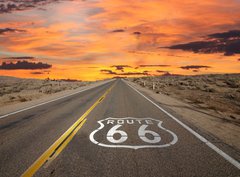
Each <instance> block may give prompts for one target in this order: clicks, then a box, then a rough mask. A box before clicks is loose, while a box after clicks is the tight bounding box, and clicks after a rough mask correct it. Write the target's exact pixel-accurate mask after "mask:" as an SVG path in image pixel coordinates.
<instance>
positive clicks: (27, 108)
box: [0, 80, 112, 119]
mask: <svg viewBox="0 0 240 177" xmlns="http://www.w3.org/2000/svg"><path fill="white" fill-rule="evenodd" d="M111 81H112V80H110V81H107V82H104V83H102V84H100V85H97V86H95V87H91V88H86V89H83V90H80V91H78V92H74V93H71V94H68V95H65V96H62V97H59V98H55V99H53V100H49V101H46V102H43V103H39V104H36V105H33V106H30V107H26V108H23V109H20V110H17V111H14V112H11V113H7V114H4V115H2V116H0V119H3V118H5V117H8V116H10V115H14V114H17V113H19V112H23V111H26V110H29V109H32V108H35V107H38V106H41V105H44V104H47V103H51V102H54V101H57V100H60V99H63V98H66V97H69V96H72V95H75V94H78V93H81V92H84V91H86V90H90V89H93V88H96V87H98V86H101V85H103V84H106V83H108V82H111Z"/></svg>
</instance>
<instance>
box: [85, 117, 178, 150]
mask: <svg viewBox="0 0 240 177" xmlns="http://www.w3.org/2000/svg"><path fill="white" fill-rule="evenodd" d="M98 123H99V124H100V127H99V128H98V129H96V130H94V131H93V132H92V133H91V134H90V135H89V139H90V140H91V141H92V142H93V143H94V144H96V145H99V146H103V147H109V148H131V149H139V148H164V147H169V146H171V145H174V144H176V143H177V141H178V138H177V135H176V134H175V133H173V132H172V131H170V130H168V129H166V128H164V127H163V126H162V123H163V122H162V121H160V120H157V119H153V118H133V117H125V118H111V117H109V118H106V119H103V120H99V121H98ZM106 125H107V126H108V128H109V126H110V129H109V130H108V131H107V133H106V131H104V128H106V127H107V126H106ZM123 125H125V126H139V128H138V130H137V132H135V134H136V136H137V138H136V139H138V141H139V142H140V144H139V143H138V144H132V143H131V144H128V142H132V141H131V140H130V137H129V136H128V133H129V132H127V130H124V128H123V127H124V126H123ZM154 125H155V127H157V130H156V128H155V130H151V126H154ZM128 130H129V128H128ZM101 132H105V134H106V135H102V137H106V138H105V140H101V142H100V141H99V140H96V134H98V133H100V134H101ZM162 133H165V134H168V137H169V136H170V137H171V138H170V140H169V138H168V141H167V142H166V141H164V142H163V141H162V137H161V135H160V134H162ZM116 134H117V135H118V138H116V137H114V136H115V135H116ZM132 134H134V133H132V132H131V135H132ZM119 135H120V137H119ZM147 135H150V136H151V138H149V136H147ZM129 140H130V141H129ZM104 141H105V143H104ZM106 142H107V143H106Z"/></svg>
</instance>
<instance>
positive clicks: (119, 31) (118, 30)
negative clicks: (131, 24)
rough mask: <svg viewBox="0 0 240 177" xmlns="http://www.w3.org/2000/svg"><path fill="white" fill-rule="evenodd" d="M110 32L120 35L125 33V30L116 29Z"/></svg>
mask: <svg viewBox="0 0 240 177" xmlns="http://www.w3.org/2000/svg"><path fill="white" fill-rule="evenodd" d="M111 32H112V33H122V32H125V30H123V29H116V30H113V31H111Z"/></svg>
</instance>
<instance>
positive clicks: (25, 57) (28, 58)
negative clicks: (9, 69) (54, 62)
mask: <svg viewBox="0 0 240 177" xmlns="http://www.w3.org/2000/svg"><path fill="white" fill-rule="evenodd" d="M2 59H3V60H35V59H36V58H35V57H28V56H23V57H6V58H2Z"/></svg>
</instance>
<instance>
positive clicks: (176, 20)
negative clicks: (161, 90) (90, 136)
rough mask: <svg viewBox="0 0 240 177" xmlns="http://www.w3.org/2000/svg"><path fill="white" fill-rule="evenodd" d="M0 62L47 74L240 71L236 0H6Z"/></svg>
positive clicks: (15, 72)
mask: <svg viewBox="0 0 240 177" xmlns="http://www.w3.org/2000/svg"><path fill="white" fill-rule="evenodd" d="M180 44H181V45H180ZM11 62H12V63H11ZM39 62H41V63H39ZM0 64H1V66H0V75H7V76H17V77H27V78H47V77H50V78H52V79H68V78H69V79H80V80H96V79H105V78H112V77H115V76H122V77H125V76H131V77H132V76H152V75H168V74H183V75H195V74H208V73H239V71H240V0H203V1H196V0H182V1H179V0H71V1H70V0H41V1H34V0H28V1H27V0H19V1H15V0H4V1H1V2H0Z"/></svg>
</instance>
